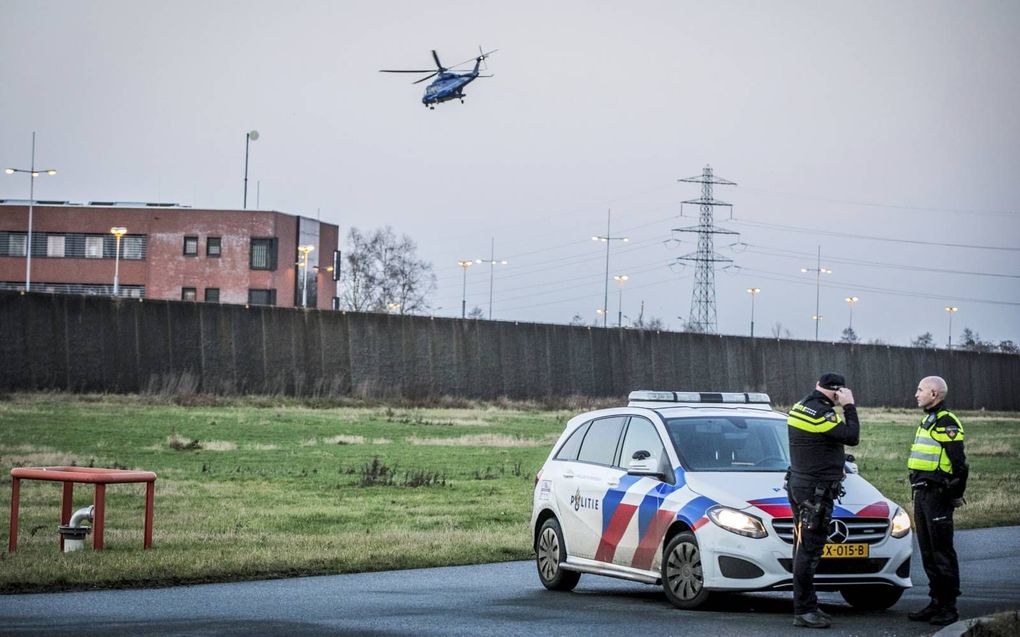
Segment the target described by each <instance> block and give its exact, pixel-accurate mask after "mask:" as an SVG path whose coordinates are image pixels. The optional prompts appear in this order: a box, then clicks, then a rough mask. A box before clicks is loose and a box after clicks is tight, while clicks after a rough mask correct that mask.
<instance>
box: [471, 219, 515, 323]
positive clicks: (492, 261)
mask: <svg viewBox="0 0 1020 637" xmlns="http://www.w3.org/2000/svg"><path fill="white" fill-rule="evenodd" d="M475 263H488V264H489V320H490V321H491V320H492V279H493V275H494V270H495V269H496V264H497V263H498V264H499V265H506V264H507V263H510V262H509V261H507V260H506V259H500V260H496V238H495V237H493V238H492V244H491V245H490V246H489V258H488V259H475ZM464 275H465V276H467V269H466V268H465V270H464Z"/></svg>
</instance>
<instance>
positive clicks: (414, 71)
mask: <svg viewBox="0 0 1020 637" xmlns="http://www.w3.org/2000/svg"><path fill="white" fill-rule="evenodd" d="M379 72H380V73H435V71H433V70H432V69H379Z"/></svg>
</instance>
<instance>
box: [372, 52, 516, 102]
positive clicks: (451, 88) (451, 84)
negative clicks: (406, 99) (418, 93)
mask: <svg viewBox="0 0 1020 637" xmlns="http://www.w3.org/2000/svg"><path fill="white" fill-rule="evenodd" d="M496 51H497V49H493V50H491V51H482V47H478V56H477V57H474V58H470V59H467V60H464V61H463V62H461V63H459V64H454V65H453V66H451V67H446V66H443V63H442V62H440V61H439V54H437V53H436V51H435V50H434V49H433V51H432V59H433V60H435V61H436V70H434V71H433V70H432V69H413V70H412V69H379V72H380V73H428V75H426V76H425V77H423V78H421V79H420V80H415V81H414V82H411V83H412V84H420V83H421V82H424V81H425V80H427V79H429V78H431V77H436V76H438V77H436V79H435V80H433V81H432V82H431V83H430V84H429V85H428V86H426V87H425V95H423V96H422V98H421V103H422V104H424V105H425V107H426V108H428V109H431V110H435V108H436V104H442V103H443V102H448V101H450V100H454V99H459V100H460V103H461V104H463V103H464V87H465V86H467V85H468V84H470V83H471V82H474V81H475V78H477V77H492V76H491V75H479V67H480V66H481V64H482V63H483V62H485V58H487V57H489V56H490V55H492V54H493V53H495V52H496ZM472 59H473V60H474V61H475V68H474V69H473V70H471V71H465V72H456V71H451V70H450V69H455V68H457V67H458V66H461V65H464V64H467V63H468V62H470V61H471V60H472ZM487 69H488V67H486V70H487Z"/></svg>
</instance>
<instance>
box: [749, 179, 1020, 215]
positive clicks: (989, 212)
mask: <svg viewBox="0 0 1020 637" xmlns="http://www.w3.org/2000/svg"><path fill="white" fill-rule="evenodd" d="M743 191H746V192H756V193H759V194H763V195H773V196H777V197H796V198H797V199H813V200H815V201H826V202H828V203H838V204H844V205H849V206H862V207H867V208H892V209H894V210H905V211H908V212H923V213H932V212H950V213H953V214H961V215H995V216H1017V215H1018V214H1020V211H1017V210H980V209H967V208H932V207H928V206H908V205H905V204H891V203H876V202H871V201H853V200H849V199H835V198H832V197H822V196H819V195H806V194H803V193H790V192H779V191H774V190H766V189H764V188H752V187H747V186H745V187H744V188H743Z"/></svg>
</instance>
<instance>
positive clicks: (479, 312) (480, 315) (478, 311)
mask: <svg viewBox="0 0 1020 637" xmlns="http://www.w3.org/2000/svg"><path fill="white" fill-rule="evenodd" d="M467 317H468V318H469V319H474V320H476V321H480V320H482V319H484V318H485V310H483V309H482V308H480V307H478V306H477V305H476V306H474V307H473V308H471V311H470V312H468V313H467Z"/></svg>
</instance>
